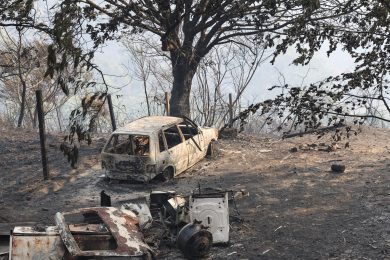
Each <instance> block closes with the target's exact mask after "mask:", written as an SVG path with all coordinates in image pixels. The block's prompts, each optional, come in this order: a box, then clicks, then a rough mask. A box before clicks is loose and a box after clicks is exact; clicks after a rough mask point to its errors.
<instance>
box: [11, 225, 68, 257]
mask: <svg viewBox="0 0 390 260" xmlns="http://www.w3.org/2000/svg"><path fill="white" fill-rule="evenodd" d="M64 253H65V248H64V246H63V244H62V241H61V237H60V236H59V235H58V230H57V228H56V227H45V228H44V229H38V230H37V229H36V228H34V227H15V228H14V230H13V233H12V239H11V246H10V259H11V260H35V259H63V256H64Z"/></svg>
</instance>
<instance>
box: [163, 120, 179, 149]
mask: <svg viewBox="0 0 390 260" xmlns="http://www.w3.org/2000/svg"><path fill="white" fill-rule="evenodd" d="M164 136H165V140H166V141H167V145H168V149H171V148H172V147H174V146H176V145H178V144H180V143H181V142H182V139H181V136H180V132H179V129H178V128H177V127H176V125H175V126H172V127H170V128H168V129H166V130H164Z"/></svg>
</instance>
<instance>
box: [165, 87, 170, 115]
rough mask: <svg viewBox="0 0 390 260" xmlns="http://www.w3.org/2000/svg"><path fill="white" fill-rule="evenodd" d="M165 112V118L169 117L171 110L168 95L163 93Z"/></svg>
mask: <svg viewBox="0 0 390 260" xmlns="http://www.w3.org/2000/svg"><path fill="white" fill-rule="evenodd" d="M165 111H166V113H167V116H170V115H171V108H170V106H169V93H168V92H165Z"/></svg>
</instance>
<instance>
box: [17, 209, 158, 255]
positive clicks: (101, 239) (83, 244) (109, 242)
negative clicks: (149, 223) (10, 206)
mask: <svg viewBox="0 0 390 260" xmlns="http://www.w3.org/2000/svg"><path fill="white" fill-rule="evenodd" d="M65 217H66V218H67V219H68V220H70V221H65ZM55 222H56V226H49V227H39V228H36V227H15V228H14V229H13V232H12V235H11V238H10V243H11V245H10V252H9V258H10V260H19V259H20V260H24V259H27V260H29V259H31V260H32V259H79V258H88V259H91V258H93V259H94V258H95V257H98V258H103V259H104V258H105V257H109V258H110V259H111V258H115V257H144V258H145V259H151V258H152V257H153V255H154V252H153V251H152V250H151V249H150V247H149V246H148V245H147V244H146V243H145V242H144V240H143V234H142V233H141V231H140V230H139V227H138V218H137V216H136V215H135V214H134V213H133V212H131V211H121V210H120V209H117V208H113V207H98V208H83V209H78V210H74V211H71V212H66V213H57V214H56V215H55Z"/></svg>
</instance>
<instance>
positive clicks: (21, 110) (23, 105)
mask: <svg viewBox="0 0 390 260" xmlns="http://www.w3.org/2000/svg"><path fill="white" fill-rule="evenodd" d="M19 78H20V82H21V83H22V88H23V89H22V102H21V104H20V113H19V119H18V127H22V123H23V118H24V111H25V110H26V91H27V86H26V82H25V81H24V80H23V77H22V75H21V74H20V73H19Z"/></svg>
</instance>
